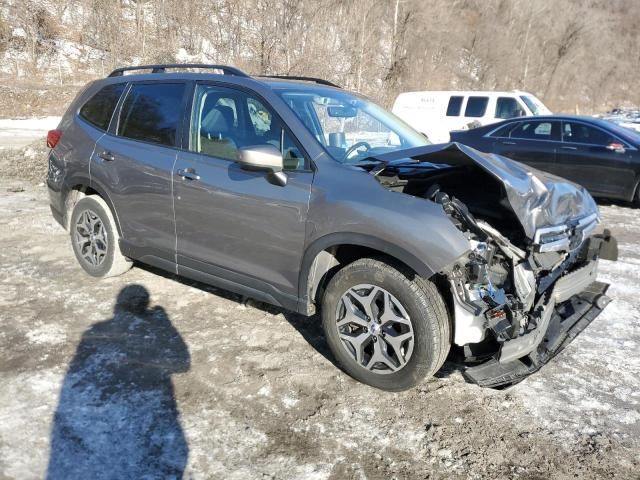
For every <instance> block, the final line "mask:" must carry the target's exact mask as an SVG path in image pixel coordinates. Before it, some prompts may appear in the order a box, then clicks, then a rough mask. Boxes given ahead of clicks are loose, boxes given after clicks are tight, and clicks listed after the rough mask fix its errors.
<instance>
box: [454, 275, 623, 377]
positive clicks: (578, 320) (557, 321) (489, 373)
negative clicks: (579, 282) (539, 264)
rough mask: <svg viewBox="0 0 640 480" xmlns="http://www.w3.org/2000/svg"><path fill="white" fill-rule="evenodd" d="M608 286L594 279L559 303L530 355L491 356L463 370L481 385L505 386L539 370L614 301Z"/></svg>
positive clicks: (466, 375) (465, 374) (465, 375)
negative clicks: (516, 357) (507, 358)
mask: <svg viewBox="0 0 640 480" xmlns="http://www.w3.org/2000/svg"><path fill="white" fill-rule="evenodd" d="M607 288H609V285H608V284H606V283H602V282H593V283H592V284H591V285H589V286H588V287H587V288H586V289H585V290H584V291H583V292H581V293H579V294H577V295H574V296H572V297H571V298H569V299H568V300H567V301H565V302H563V303H561V304H558V305H556V306H555V308H554V309H553V312H552V314H551V319H550V322H549V324H548V326H547V330H546V332H545V334H544V336H543V337H542V341H541V342H540V343H539V344H538V345H537V348H536V349H535V350H534V351H532V352H531V353H529V354H528V355H526V356H524V357H522V358H519V359H515V360H509V361H507V362H501V361H500V360H499V359H491V360H489V361H488V362H486V363H483V364H481V365H478V366H474V367H470V368H467V369H466V370H465V371H464V372H463V375H464V377H465V379H466V380H467V381H468V382H471V383H476V384H478V385H479V386H481V387H490V388H505V387H509V386H511V385H515V384H516V383H518V382H520V381H522V380H524V379H525V378H526V377H528V376H529V375H531V374H532V373H535V372H537V371H538V370H540V369H541V368H542V367H543V366H544V365H545V364H547V363H548V362H549V361H550V360H551V359H552V358H553V357H555V356H556V355H557V354H558V353H560V352H561V351H562V350H563V349H564V348H565V347H566V346H567V345H568V344H569V343H571V341H573V339H574V338H576V337H577V336H578V334H580V332H582V331H583V330H584V329H585V328H586V327H587V326H588V325H589V324H590V323H591V322H592V321H593V320H594V319H595V318H596V317H597V316H598V315H600V313H601V312H602V310H603V309H604V307H606V306H607V304H609V302H610V301H611V299H610V298H609V297H608V296H607V295H606V292H607Z"/></svg>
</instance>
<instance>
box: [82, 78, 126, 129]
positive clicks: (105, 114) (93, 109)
mask: <svg viewBox="0 0 640 480" xmlns="http://www.w3.org/2000/svg"><path fill="white" fill-rule="evenodd" d="M124 86H125V84H124V83H115V84H113V85H107V86H106V87H104V88H102V89H101V90H98V93H96V94H95V95H94V96H93V97H91V98H90V99H89V101H88V102H87V103H85V104H84V105H83V106H82V108H81V109H80V116H81V117H82V118H83V119H85V120H86V121H87V122H89V123H90V124H92V125H94V126H96V127H98V128H99V129H100V130H106V129H107V128H109V122H110V121H111V116H112V115H113V110H114V109H115V108H116V104H117V103H118V100H120V95H122V91H123V90H124Z"/></svg>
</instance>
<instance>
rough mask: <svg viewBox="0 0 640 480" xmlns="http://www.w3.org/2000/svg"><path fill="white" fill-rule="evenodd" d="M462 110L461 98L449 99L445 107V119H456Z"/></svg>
mask: <svg viewBox="0 0 640 480" xmlns="http://www.w3.org/2000/svg"><path fill="white" fill-rule="evenodd" d="M461 109H462V97H451V98H450V99H449V105H447V117H457V116H458V115H460V110H461Z"/></svg>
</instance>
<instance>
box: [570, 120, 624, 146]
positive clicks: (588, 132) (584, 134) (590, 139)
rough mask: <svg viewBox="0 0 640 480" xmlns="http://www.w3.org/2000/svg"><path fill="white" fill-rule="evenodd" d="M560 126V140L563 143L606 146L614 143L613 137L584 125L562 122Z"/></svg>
mask: <svg viewBox="0 0 640 480" xmlns="http://www.w3.org/2000/svg"><path fill="white" fill-rule="evenodd" d="M562 125H563V127H562V140H563V141H565V142H571V143H586V144H591V145H602V146H607V145H609V144H610V143H615V141H616V139H615V137H614V136H613V135H610V134H609V133H607V132H605V131H604V130H600V129H599V128H593V127H590V126H588V125H585V124H584V123H578V122H563V124H562Z"/></svg>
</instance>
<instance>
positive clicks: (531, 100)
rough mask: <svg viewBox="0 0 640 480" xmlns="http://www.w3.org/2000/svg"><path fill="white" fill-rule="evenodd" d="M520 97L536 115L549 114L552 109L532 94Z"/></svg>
mask: <svg viewBox="0 0 640 480" xmlns="http://www.w3.org/2000/svg"><path fill="white" fill-rule="evenodd" d="M520 98H521V99H522V101H523V102H524V103H525V104H526V105H527V107H529V110H531V113H533V114H534V115H549V114H550V113H551V110H549V109H548V108H547V107H546V106H545V105H544V104H543V103H542V102H541V101H540V100H538V99H537V98H536V97H534V96H532V95H520Z"/></svg>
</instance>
